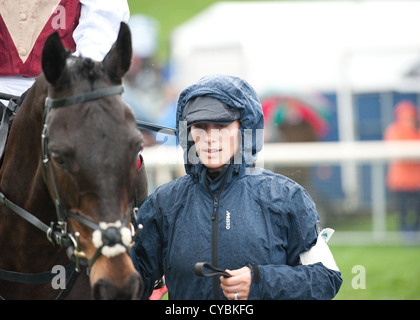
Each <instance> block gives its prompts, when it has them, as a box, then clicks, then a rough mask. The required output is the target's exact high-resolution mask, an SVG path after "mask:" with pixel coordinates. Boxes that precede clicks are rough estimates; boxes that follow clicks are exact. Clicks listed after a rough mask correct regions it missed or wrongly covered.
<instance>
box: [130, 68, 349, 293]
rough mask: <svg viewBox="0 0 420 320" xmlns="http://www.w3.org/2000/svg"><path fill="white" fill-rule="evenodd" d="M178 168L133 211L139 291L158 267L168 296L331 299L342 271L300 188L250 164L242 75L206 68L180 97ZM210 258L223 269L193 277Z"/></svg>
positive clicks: (256, 133)
mask: <svg viewBox="0 0 420 320" xmlns="http://www.w3.org/2000/svg"><path fill="white" fill-rule="evenodd" d="M176 120H177V135H178V139H179V143H180V145H181V146H182V147H183V149H184V155H185V157H184V160H185V169H186V173H187V174H186V175H184V176H183V177H180V178H178V179H175V180H173V181H171V182H169V183H167V184H164V185H162V186H161V187H159V188H158V189H157V190H156V191H155V192H154V193H152V194H151V195H150V196H149V197H148V198H147V199H146V201H145V202H144V203H143V205H142V206H141V207H140V209H139V211H138V219H137V221H136V225H139V224H142V225H143V230H142V231H141V232H140V234H139V236H138V237H137V238H136V242H135V245H134V246H133V248H132V251H131V257H132V259H133V263H134V266H135V267H136V269H137V270H138V271H139V272H140V274H141V275H142V277H143V279H144V282H145V291H144V296H143V298H144V299H147V298H148V297H149V296H150V294H151V293H152V290H153V284H154V283H155V281H156V280H158V279H160V278H161V277H162V275H165V281H166V285H167V288H168V292H169V298H170V299H216V300H217V299H230V300H246V299H332V298H333V297H334V296H335V295H336V294H337V292H338V290H339V288H340V286H341V283H342V279H341V273H340V271H339V269H338V267H337V265H336V263H335V261H334V258H333V256H332V253H331V251H330V250H329V248H328V246H327V245H326V243H325V241H324V240H323V239H321V235H322V234H323V232H321V233H319V228H317V226H319V217H318V214H317V211H316V208H315V204H314V202H313V201H312V199H311V198H310V196H309V194H308V193H307V192H306V191H305V189H304V188H303V187H301V186H300V185H298V184H297V183H296V182H294V181H293V180H291V179H289V178H286V177H285V176H282V175H279V174H274V173H272V172H270V171H268V170H265V169H262V168H257V167H255V161H256V159H257V154H258V152H259V151H260V150H261V149H262V145H263V134H262V133H263V129H264V117H263V112H262V106H261V103H260V101H259V100H258V97H257V94H256V92H255V91H254V89H253V88H252V87H251V86H250V85H249V84H248V83H247V82H246V81H244V80H242V79H240V78H237V77H233V76H227V75H211V76H207V77H204V78H202V79H201V80H199V81H198V82H197V83H195V84H192V85H191V86H189V87H188V88H186V89H185V90H184V91H182V93H181V94H180V96H179V99H178V105H177V112H176ZM198 262H209V263H211V264H212V265H213V266H215V267H218V268H221V269H223V270H225V271H226V272H227V273H228V274H229V275H230V276H231V277H229V278H224V277H220V276H219V275H214V276H211V277H199V276H197V275H196V274H194V270H195V267H196V264H197V263H198Z"/></svg>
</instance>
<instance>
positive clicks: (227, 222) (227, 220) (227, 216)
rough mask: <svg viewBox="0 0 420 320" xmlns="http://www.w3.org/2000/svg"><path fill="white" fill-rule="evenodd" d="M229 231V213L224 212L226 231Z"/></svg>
mask: <svg viewBox="0 0 420 320" xmlns="http://www.w3.org/2000/svg"><path fill="white" fill-rule="evenodd" d="M229 229H230V212H229V211H227V210H226V230H229Z"/></svg>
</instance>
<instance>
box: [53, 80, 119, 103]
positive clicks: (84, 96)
mask: <svg viewBox="0 0 420 320" xmlns="http://www.w3.org/2000/svg"><path fill="white" fill-rule="evenodd" d="M123 92H124V87H123V86H122V85H119V86H113V87H107V88H102V89H97V90H94V91H89V92H84V93H81V94H76V95H74V96H71V97H67V98H62V99H52V98H49V97H47V99H45V106H46V107H47V108H59V107H65V106H70V105H73V104H77V103H82V102H87V101H92V100H97V99H99V98H103V97H106V96H111V95H114V94H121V93H123Z"/></svg>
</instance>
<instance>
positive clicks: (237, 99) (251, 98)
mask: <svg viewBox="0 0 420 320" xmlns="http://www.w3.org/2000/svg"><path fill="white" fill-rule="evenodd" d="M198 96H209V97H212V98H216V99H218V100H220V101H222V102H223V103H225V104H227V105H228V106H230V107H232V108H235V109H237V110H239V112H240V119H239V122H240V132H241V135H242V159H241V160H242V161H241V163H239V164H238V165H239V166H242V167H250V166H253V165H254V163H255V161H256V160H257V154H258V152H259V151H261V149H262V147H263V141H264V135H263V130H264V115H263V110H262V106H261V103H260V101H259V99H258V96H257V93H256V92H255V90H254V89H253V88H252V87H251V86H250V85H249V84H248V83H247V82H246V81H245V80H243V79H240V78H238V77H234V76H228V75H221V74H216V75H209V76H206V77H203V78H201V79H200V80H199V81H198V82H196V83H195V84H193V85H191V86H189V87H187V88H186V89H185V90H183V91H182V92H181V94H180V96H179V99H178V105H177V111H176V133H177V136H178V139H179V140H178V141H179V143H180V145H181V146H182V148H183V150H184V163H185V169H186V172H187V173H191V172H192V170H193V167H194V166H199V167H202V166H203V165H202V164H201V162H198V163H194V162H193V161H191V159H190V158H191V157H192V155H189V154H188V153H189V152H188V151H189V149H190V147H191V146H192V145H193V142H192V139H188V133H189V130H188V129H187V123H186V121H185V119H183V111H184V108H185V105H186V104H187V102H188V101H189V100H190V99H193V98H196V97H198ZM197 158H198V157H197ZM197 158H196V159H197ZM195 162H197V161H195ZM196 169H200V168H196ZM194 171H195V170H194Z"/></svg>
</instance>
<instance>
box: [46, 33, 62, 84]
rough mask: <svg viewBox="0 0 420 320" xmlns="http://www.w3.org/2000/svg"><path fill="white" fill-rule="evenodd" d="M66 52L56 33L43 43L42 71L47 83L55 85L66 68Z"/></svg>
mask: <svg viewBox="0 0 420 320" xmlns="http://www.w3.org/2000/svg"><path fill="white" fill-rule="evenodd" d="M66 58H67V51H66V49H65V48H64V46H63V44H62V43H61V40H60V37H59V35H58V33H57V32H54V33H52V34H51V35H50V36H49V37H48V38H47V40H46V41H45V44H44V48H43V50H42V70H43V71H44V74H45V77H46V78H47V80H48V82H49V83H51V84H52V85H56V83H57V80H58V79H59V78H60V76H61V74H62V73H63V71H64V68H65V67H66Z"/></svg>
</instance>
